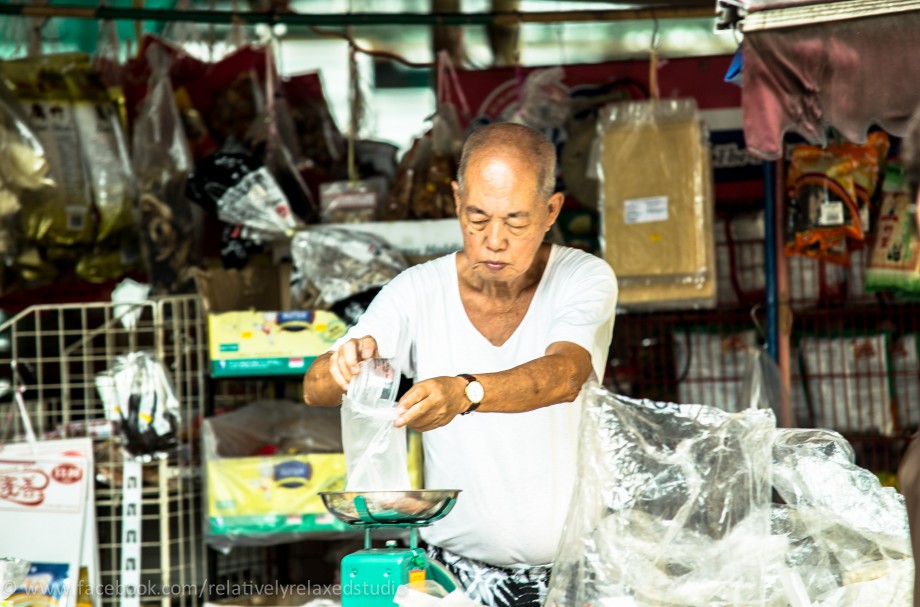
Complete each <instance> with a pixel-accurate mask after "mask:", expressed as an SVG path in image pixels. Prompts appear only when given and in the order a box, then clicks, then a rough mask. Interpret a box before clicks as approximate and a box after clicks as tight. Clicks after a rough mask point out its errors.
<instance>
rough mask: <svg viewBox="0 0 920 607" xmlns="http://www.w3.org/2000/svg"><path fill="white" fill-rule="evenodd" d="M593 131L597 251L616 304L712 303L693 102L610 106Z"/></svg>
mask: <svg viewBox="0 0 920 607" xmlns="http://www.w3.org/2000/svg"><path fill="white" fill-rule="evenodd" d="M597 128H598V137H597V140H596V142H595V146H594V149H593V152H592V154H593V155H594V157H595V159H596V160H595V164H596V169H597V176H598V177H599V200H600V210H601V213H602V222H601V231H602V239H601V240H602V249H603V251H604V253H603V255H604V258H605V259H606V260H607V262H608V263H610V265H611V266H612V267H613V269H614V271H615V272H616V274H617V280H618V281H619V287H620V295H619V300H618V305H619V306H621V307H623V308H626V309H632V308H639V309H660V308H674V307H679V308H686V307H687V306H691V307H713V306H715V304H716V284H717V282H716V277H715V274H716V268H715V265H716V264H715V243H714V236H713V211H714V206H715V204H714V195H713V174H712V161H711V157H710V150H709V142H708V137H707V132H706V129H705V127H704V125H703V123H702V121H701V119H700V116H699V112H698V111H697V106H696V102H695V101H694V100H692V99H672V100H651V101H629V102H620V103H614V104H611V105H609V106H607V107H606V108H605V109H604V110H603V112H602V114H601V116H600V118H599V120H598V127H597Z"/></svg>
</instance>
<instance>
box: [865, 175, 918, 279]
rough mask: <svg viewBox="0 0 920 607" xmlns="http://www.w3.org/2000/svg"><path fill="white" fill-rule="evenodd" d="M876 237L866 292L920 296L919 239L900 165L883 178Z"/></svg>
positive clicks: (870, 254) (914, 215) (871, 253)
mask: <svg viewBox="0 0 920 607" xmlns="http://www.w3.org/2000/svg"><path fill="white" fill-rule="evenodd" d="M883 187H884V193H883V194H882V204H881V209H880V210H879V214H878V219H877V221H876V226H875V238H874V239H873V242H872V246H871V248H870V250H869V259H868V263H867V267H866V290H867V291H869V292H873V291H884V290H896V291H900V292H903V293H920V236H918V234H917V222H916V213H917V208H916V204H915V203H914V201H913V199H912V198H911V195H910V188H909V187H908V185H907V183H905V180H904V177H903V175H902V174H901V167H900V165H890V166H889V170H888V173H887V176H886V177H885V184H884V186H883Z"/></svg>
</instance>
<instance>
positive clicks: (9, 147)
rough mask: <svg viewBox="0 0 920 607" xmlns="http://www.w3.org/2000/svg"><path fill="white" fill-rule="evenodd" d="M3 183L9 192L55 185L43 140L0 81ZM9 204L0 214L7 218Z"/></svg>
mask: <svg viewBox="0 0 920 607" xmlns="http://www.w3.org/2000/svg"><path fill="white" fill-rule="evenodd" d="M0 180H2V183H3V188H4V190H7V191H13V192H16V191H20V190H36V189H39V188H42V187H46V186H52V185H54V184H53V182H52V181H51V179H50V178H49V166H48V159H47V158H46V157H45V150H44V148H43V147H42V143H41V141H40V140H39V139H38V137H37V136H36V135H35V133H34V132H33V131H32V128H31V127H30V126H29V120H28V117H27V115H26V113H25V111H24V109H23V107H22V106H21V105H20V104H19V101H18V100H17V99H16V97H15V95H14V93H13V91H12V90H10V89H9V87H8V86H7V84H6V83H5V82H0ZM8 208H9V207H8V205H6V204H4V205H3V206H2V207H0V214H3V215H8V214H9V213H8V212H7V209H8Z"/></svg>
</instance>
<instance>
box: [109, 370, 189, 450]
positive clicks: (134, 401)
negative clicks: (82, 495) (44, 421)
mask: <svg viewBox="0 0 920 607" xmlns="http://www.w3.org/2000/svg"><path fill="white" fill-rule="evenodd" d="M96 390H97V391H98V393H99V398H100V399H101V400H102V404H103V407H104V409H105V415H106V418H107V419H108V420H109V421H110V422H112V423H113V424H115V427H116V428H117V429H118V430H119V432H120V434H121V438H122V442H123V445H124V447H125V449H126V450H127V451H128V452H129V453H130V454H131V455H133V456H135V457H137V458H140V459H143V460H147V459H150V458H152V457H165V456H166V455H168V454H169V452H171V451H172V450H173V449H175V448H176V446H177V445H178V440H179V428H180V423H181V421H180V418H179V401H178V399H176V396H175V393H174V392H173V389H172V385H171V383H170V381H169V378H168V377H167V376H166V371H165V370H164V369H163V367H162V365H160V363H159V362H157V361H156V359H154V358H153V357H152V356H151V355H150V354H148V353H147V352H132V353H131V354H128V355H126V356H120V357H118V359H117V360H116V361H115V364H114V365H113V366H112V369H111V370H109V371H105V372H103V373H100V374H99V375H97V376H96Z"/></svg>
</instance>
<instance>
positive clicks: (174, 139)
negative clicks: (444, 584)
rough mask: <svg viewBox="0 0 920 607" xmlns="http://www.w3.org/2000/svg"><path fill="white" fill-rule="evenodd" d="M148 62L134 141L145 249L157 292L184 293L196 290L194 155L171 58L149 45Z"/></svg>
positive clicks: (152, 281)
mask: <svg viewBox="0 0 920 607" xmlns="http://www.w3.org/2000/svg"><path fill="white" fill-rule="evenodd" d="M147 60H148V62H149V64H150V68H151V74H150V82H149V87H148V93H147V96H146V97H145V98H144V100H143V101H142V103H141V105H140V108H139V109H138V115H137V119H136V120H135V122H134V134H133V140H132V159H133V162H134V173H135V175H136V176H137V186H138V190H139V193H140V200H139V207H140V216H141V217H140V220H141V245H142V248H143V252H144V253H143V254H144V258H145V260H146V264H147V272H148V274H149V281H150V283H151V285H152V287H153V291H154V293H155V294H160V295H162V294H169V293H183V292H188V291H190V290H191V288H192V286H193V285H192V280H191V276H190V274H189V271H188V270H189V268H191V267H193V266H195V265H196V264H197V262H198V254H197V253H198V252H197V243H196V238H195V222H194V215H193V212H192V205H191V204H190V203H189V200H188V199H187V198H186V197H185V183H186V179H187V177H188V172H189V170H191V168H192V154H191V150H190V149H189V147H188V140H187V139H186V136H185V129H184V127H183V124H182V117H181V116H180V115H179V109H178V107H177V106H176V100H175V96H174V93H173V88H172V84H171V83H170V80H169V71H170V65H171V62H170V59H169V56H168V53H167V52H166V50H165V49H163V48H162V47H160V46H158V45H150V46H148V48H147Z"/></svg>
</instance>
